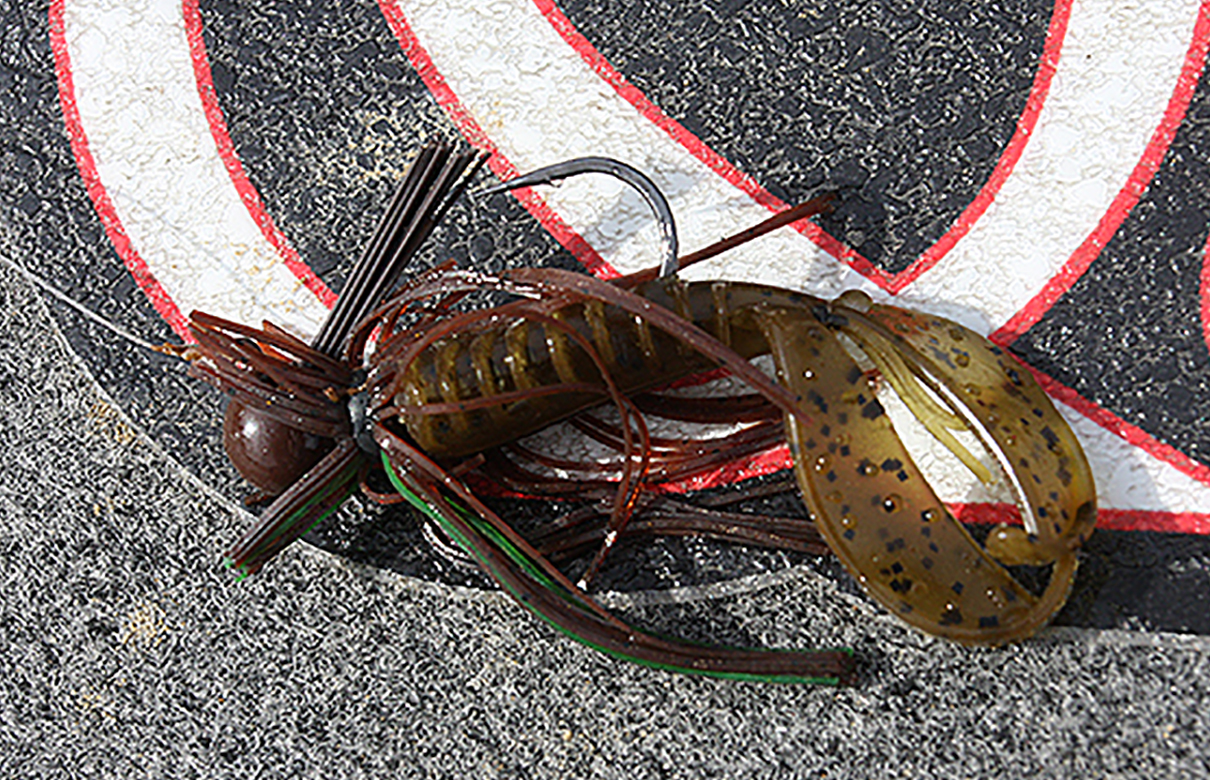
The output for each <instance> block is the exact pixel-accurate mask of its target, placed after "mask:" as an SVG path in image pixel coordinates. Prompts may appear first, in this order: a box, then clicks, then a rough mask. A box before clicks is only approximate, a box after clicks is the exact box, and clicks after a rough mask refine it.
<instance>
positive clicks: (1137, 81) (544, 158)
mask: <svg viewBox="0 0 1210 780" xmlns="http://www.w3.org/2000/svg"><path fill="white" fill-rule="evenodd" d="M399 6H400V8H401V10H402V11H403V12H404V15H405V16H406V17H407V19H408V22H409V24H410V25H411V27H412V29H413V31H414V32H415V33H416V36H417V38H418V39H419V40H420V42H421V44H422V45H423V46H424V47H425V49H426V50H427V51H428V53H429V55H430V56H431V57H432V59H433V62H434V63H435V65H436V66H437V69H438V70H439V71H440V72H441V74H442V76H443V77H444V78H445V79H446V81H447V82H448V83H449V85H450V87H451V88H452V89H453V91H454V93H455V94H456V95H457V96H458V98H459V99H460V101H461V102H462V104H463V106H464V107H466V108H467V109H468V111H469V113H470V114H471V115H472V116H473V117H474V118H475V119H476V121H477V122H478V123H479V125H480V126H481V127H482V128H483V129H484V130H485V131H486V132H487V134H488V135H489V136H490V137H491V138H492V140H493V141H494V142H495V143H496V144H497V146H498V147H499V148H500V150H501V151H502V152H503V153H504V154H505V155H506V156H507V157H508V158H509V159H510V160H511V161H512V162H513V163H514V164H515V165H516V166H517V167H518V168H519V169H520V170H522V171H524V170H528V169H532V168H537V167H539V166H542V165H546V164H549V163H551V162H557V161H560V160H564V159H567V158H570V157H576V156H580V155H587V154H604V155H608V156H612V157H617V158H619V159H622V160H625V161H627V162H630V163H632V164H634V165H636V166H637V167H639V168H640V169H643V170H646V171H648V172H650V173H651V175H652V177H653V178H654V179H655V181H656V183H657V184H658V185H659V186H660V187H661V188H662V189H664V191H665V193H666V194H668V195H669V198H670V200H671V201H672V203H673V209H674V212H675V213H676V215H677V219H678V223H679V225H680V228H681V232H682V236H683V242H684V244H685V245H686V246H685V248H686V250H692V249H693V248H695V247H697V246H701V245H704V244H706V243H709V242H710V241H711V240H713V239H715V238H717V237H719V236H721V235H723V234H725V233H727V232H730V231H732V230H736V229H740V228H743V227H747V226H748V225H751V224H753V223H755V222H756V221H758V220H760V219H762V218H763V217H765V216H767V211H765V209H764V208H762V207H761V206H759V205H757V204H756V203H755V202H754V201H753V200H752V199H751V198H750V197H749V196H748V195H746V194H745V193H743V192H742V191H741V190H739V189H738V188H736V187H734V186H733V185H731V184H729V183H727V182H726V181H725V180H723V179H722V178H720V177H719V176H717V175H716V174H714V173H713V172H712V171H710V170H709V169H708V168H707V167H706V166H705V165H704V164H703V163H701V162H700V161H698V160H697V159H696V158H694V157H693V156H692V155H691V154H689V152H688V151H686V150H685V149H684V148H683V147H681V146H680V145H679V144H677V143H676V142H675V141H673V140H672V139H671V138H669V137H668V135H667V134H665V133H664V132H663V131H661V130H660V129H658V128H656V127H654V126H653V125H651V123H649V122H648V121H647V120H646V119H645V118H644V117H642V115H641V114H639V112H638V111H637V110H636V109H635V108H634V107H633V106H631V105H630V104H629V103H627V102H626V101H625V100H623V99H621V98H620V97H618V95H617V94H616V93H615V92H614V90H613V89H612V88H611V87H610V86H609V85H608V84H607V83H605V82H604V81H603V80H602V79H601V78H600V77H598V76H597V75H596V74H595V73H594V72H593V71H592V70H591V69H590V68H589V67H588V66H587V65H585V64H584V62H583V60H582V59H581V58H580V56H579V55H578V54H577V53H576V52H575V51H573V50H572V49H571V48H570V47H569V46H567V45H566V43H565V42H564V41H563V39H562V38H561V37H560V36H559V35H558V34H557V33H556V32H555V31H554V30H553V29H552V28H551V27H550V25H549V23H548V22H547V21H546V20H545V19H544V18H543V17H542V15H541V14H540V13H539V12H538V10H537V9H536V7H535V6H534V4H533V3H532V2H531V0H498V2H493V3H491V4H490V5H485V4H478V3H476V4H462V3H456V2H449V0H400V2H399ZM1196 13H1197V2H1195V1H1194V0H1156V1H1155V2H1150V3H1145V4H1136V5H1133V6H1131V5H1128V4H1121V3H1118V4H1112V3H1097V2H1092V1H1089V2H1076V3H1075V5H1074V7H1073V9H1072V13H1071V18H1070V21H1069V26H1068V33H1067V36H1066V43H1065V46H1064V51H1063V53H1062V56H1061V58H1060V61H1059V65H1058V69H1057V72H1056V74H1055V77H1054V81H1053V83H1052V86H1051V94H1050V97H1049V99H1048V100H1047V102H1046V104H1045V107H1044V108H1043V112H1042V116H1041V117H1040V121H1039V123H1038V128H1037V130H1036V131H1035V134H1034V137H1033V139H1031V141H1030V143H1029V144H1028V145H1027V147H1026V150H1025V153H1024V155H1023V157H1022V159H1021V160H1020V161H1019V162H1018V164H1017V166H1016V168H1015V169H1014V172H1013V175H1012V176H1010V177H1009V179H1008V181H1007V182H1006V183H1005V185H1004V186H1003V188H1002V189H1001V192H1000V195H999V197H998V198H997V201H996V203H995V204H993V206H992V207H991V208H990V209H989V210H988V212H987V213H986V214H985V215H984V217H983V218H982V219H981V220H980V221H979V222H978V223H976V226H975V228H974V230H972V231H971V233H970V234H969V235H968V236H967V237H966V238H965V239H964V240H962V241H960V242H959V243H958V245H957V246H956V248H955V249H954V250H952V251H951V252H950V253H949V255H947V257H945V258H944V259H943V260H942V261H941V262H940V263H939V264H938V265H937V267H935V268H934V269H933V270H932V271H931V272H929V273H927V274H925V275H924V276H923V277H922V278H921V279H920V280H918V281H917V283H916V284H915V285H913V286H912V287H909V288H908V290H907V291H906V292H905V293H903V294H901V295H900V296H899V298H898V301H892V302H900V303H903V304H904V305H910V306H915V307H919V308H922V309H925V310H931V311H936V312H938V313H942V314H945V315H946V316H950V317H952V318H953V319H956V320H958V321H960V322H963V323H964V324H966V325H968V326H970V327H972V328H975V329H977V330H980V331H981V332H983V333H990V332H991V331H992V330H994V329H995V328H997V327H999V326H1000V325H1002V324H1003V323H1004V322H1005V321H1006V320H1007V319H1008V318H1009V317H1011V316H1012V315H1013V314H1015V313H1016V312H1017V311H1018V310H1019V309H1020V308H1021V307H1023V306H1024V305H1025V304H1026V303H1027V302H1028V301H1029V300H1030V299H1031V298H1032V297H1033V296H1034V295H1036V294H1037V293H1038V292H1039V291H1040V290H1041V289H1042V286H1043V285H1044V284H1045V283H1046V282H1047V281H1048V280H1049V279H1050V278H1051V276H1053V275H1054V273H1055V272H1056V271H1057V270H1058V269H1059V268H1060V267H1061V266H1062V265H1063V263H1064V262H1066V260H1067V259H1068V258H1069V257H1070V255H1071V253H1072V251H1074V249H1075V248H1076V247H1077V246H1079V244H1080V242H1082V241H1083V240H1084V239H1085V238H1086V237H1087V236H1088V234H1089V233H1090V232H1091V231H1092V230H1093V229H1094V228H1095V227H1096V225H1097V222H1098V220H1099V219H1100V218H1101V216H1102V215H1103V214H1104V213H1105V210H1106V208H1107V207H1108V206H1109V204H1110V202H1111V201H1112V200H1113V197H1114V196H1115V195H1116V194H1117V193H1118V191H1119V190H1120V189H1121V187H1122V185H1123V184H1124V183H1125V181H1126V179H1127V177H1128V176H1129V174H1130V172H1131V171H1132V170H1133V168H1134V166H1135V165H1136V164H1137V162H1138V160H1139V157H1140V156H1141V154H1142V152H1143V150H1144V148H1145V147H1146V145H1147V143H1148V141H1149V140H1150V137H1151V134H1152V133H1153V131H1154V130H1155V128H1156V126H1157V125H1158V124H1159V121H1160V119H1161V117H1162V116H1163V113H1164V109H1165V108H1166V106H1167V103H1168V99H1169V97H1170V96H1171V94H1172V91H1173V87H1174V86H1175V83H1176V78H1177V75H1178V74H1179V72H1180V68H1181V64H1182V63H1183V60H1184V55H1185V51H1186V49H1187V47H1188V44H1189V39H1190V34H1191V30H1192V28H1193V21H1194V19H1195V18H1196ZM547 199H548V202H549V203H550V204H551V206H552V207H553V208H554V209H555V211H556V212H557V213H559V214H560V215H561V216H562V217H563V218H564V220H565V221H567V222H568V223H569V224H570V225H572V226H573V227H574V228H575V229H576V230H577V231H578V232H580V234H581V235H583V236H584V237H585V239H587V240H588V242H589V243H590V244H592V246H593V247H594V248H596V249H597V251H598V252H600V253H601V254H602V255H603V256H604V257H606V259H608V260H609V261H610V262H612V263H613V264H614V265H616V266H618V267H619V268H622V269H623V270H634V269H637V268H640V267H644V266H646V265H651V264H652V263H653V257H654V255H653V253H652V246H653V244H652V243H651V241H652V240H653V239H652V235H653V231H652V230H650V229H649V228H646V227H645V226H646V225H648V222H649V220H648V219H647V214H646V212H645V210H644V209H643V208H642V206H641V205H640V202H639V200H638V199H637V198H636V197H632V196H629V195H627V194H619V186H618V185H614V184H612V183H609V182H601V183H598V182H593V183H591V184H586V183H583V182H575V181H571V182H568V183H567V184H565V185H564V186H563V187H562V188H561V189H560V190H558V191H553V192H551V193H550V194H549V195H548V198H547ZM619 200H620V203H619V202H618V201H619ZM691 276H695V277H697V278H711V277H712V278H742V279H751V280H755V281H762V282H766V283H769V284H777V285H781V286H786V287H794V288H801V289H806V290H808V291H810V292H813V293H815V294H818V295H826V296H834V295H836V294H838V293H839V292H840V291H841V290H843V289H846V288H848V287H854V286H860V287H862V288H863V289H866V290H867V291H868V292H870V294H871V295H873V296H874V297H875V298H876V299H880V300H887V297H888V296H887V295H886V294H885V293H883V292H882V291H881V290H879V289H878V288H876V287H874V285H872V284H870V283H869V282H867V281H866V280H864V278H863V277H861V276H859V275H858V274H856V273H853V272H851V271H849V270H848V269H847V268H845V267H843V266H840V265H838V264H837V263H836V262H835V261H834V260H832V259H831V258H830V257H828V256H827V255H826V254H823V253H822V252H820V251H819V250H818V249H817V248H816V247H815V246H814V245H813V244H811V243H810V242H808V241H807V240H806V239H804V238H803V237H802V236H800V235H797V234H793V233H791V232H790V231H782V233H781V234H779V235H776V236H770V237H767V238H765V239H762V240H761V241H760V242H757V243H755V244H752V245H749V246H747V247H742V248H740V249H738V250H736V251H735V252H732V253H731V254H729V255H728V256H727V257H726V258H725V259H722V258H720V259H719V260H718V261H716V262H715V263H713V264H711V265H709V266H707V267H703V268H702V269H700V270H699V271H698V272H696V273H695V274H691Z"/></svg>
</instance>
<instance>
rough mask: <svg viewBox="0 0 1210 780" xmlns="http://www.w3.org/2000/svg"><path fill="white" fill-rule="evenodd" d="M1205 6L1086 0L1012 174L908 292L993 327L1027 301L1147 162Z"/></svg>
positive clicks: (919, 302) (1180, 0) (1184, 0)
mask: <svg viewBox="0 0 1210 780" xmlns="http://www.w3.org/2000/svg"><path fill="white" fill-rule="evenodd" d="M1197 12H1198V3H1197V2H1196V0H1149V2H1146V3H1137V4H1129V3H1097V2H1092V0H1088V1H1086V2H1083V1H1080V0H1077V2H1076V3H1075V4H1074V7H1073V8H1072V13H1071V20H1070V23H1069V26H1068V30H1067V39H1066V44H1065V45H1064V47H1063V52H1062V56H1061V58H1060V60H1059V67H1058V70H1057V71H1056V73H1055V77H1054V81H1053V83H1052V84H1051V90H1050V97H1049V98H1047V100H1046V103H1045V104H1044V105H1043V108H1042V112H1041V115H1040V116H1039V118H1038V124H1037V128H1036V129H1035V131H1034V135H1033V138H1032V139H1031V140H1030V142H1029V144H1028V145H1027V146H1026V148H1025V152H1024V154H1023V155H1022V156H1021V159H1020V160H1019V161H1018V163H1017V166H1016V168H1015V169H1014V170H1013V174H1012V176H1010V177H1009V178H1008V180H1007V181H1006V182H1005V184H1004V185H1003V187H1002V188H1001V190H1000V193H999V195H998V196H997V198H996V201H995V203H993V204H992V206H991V207H990V208H989V209H988V210H987V212H986V213H985V214H984V215H983V218H982V219H980V220H979V221H978V222H977V223H975V226H974V228H973V229H972V230H971V231H970V233H969V234H967V236H966V237H965V238H964V239H963V240H962V241H960V242H958V244H957V245H956V246H955V247H954V248H953V249H952V250H951V251H950V252H949V253H948V254H947V255H946V256H945V257H944V258H942V260H941V262H939V263H938V264H937V265H936V266H934V267H933V268H932V269H931V270H930V271H928V272H927V273H926V274H924V275H923V276H922V277H921V278H920V279H918V280H917V281H916V283H915V284H913V285H911V286H910V287H908V288H907V290H905V291H904V292H903V293H902V294H901V295H900V296H899V299H900V302H901V303H902V304H903V305H906V306H913V307H920V308H926V309H931V310H933V311H934V312H936V313H938V314H945V315H946V316H949V317H951V318H953V319H959V320H963V321H964V324H966V325H968V326H969V327H971V328H974V329H976V330H981V331H982V332H983V333H989V332H991V331H993V330H995V329H996V328H998V327H1000V326H1001V325H1003V324H1004V323H1005V322H1007V321H1008V320H1009V318H1011V317H1012V316H1013V315H1014V314H1016V313H1017V312H1018V311H1020V310H1021V309H1022V308H1024V307H1025V305H1026V304H1027V303H1028V302H1029V301H1030V300H1031V299H1032V298H1033V297H1034V296H1035V295H1037V294H1038V293H1039V292H1040V291H1041V289H1042V287H1043V285H1044V284H1045V283H1046V282H1047V281H1048V280H1049V279H1050V278H1051V277H1052V276H1054V275H1055V273H1057V272H1058V271H1059V269H1060V268H1062V266H1063V264H1064V263H1066V262H1067V260H1068V258H1070V257H1071V255H1072V253H1073V252H1074V251H1075V250H1076V248H1077V247H1078V246H1079V245H1080V244H1081V243H1082V242H1083V241H1084V240H1085V239H1086V238H1087V237H1088V235H1089V234H1090V233H1092V232H1093V230H1094V229H1095V228H1096V226H1097V223H1098V222H1099V220H1100V219H1101V217H1102V216H1103V215H1104V214H1105V212H1106V210H1107V209H1108V208H1109V205H1110V203H1111V202H1112V201H1113V199H1114V198H1115V197H1116V196H1117V195H1118V193H1119V192H1120V191H1121V190H1122V187H1123V186H1124V185H1125V184H1126V181H1127V179H1128V178H1129V176H1130V174H1131V172H1132V171H1133V170H1134V168H1135V166H1136V165H1137V164H1138V162H1139V159H1140V158H1141V157H1142V155H1143V150H1144V149H1145V148H1146V147H1147V144H1148V143H1149V142H1150V140H1151V137H1152V134H1153V133H1154V132H1155V129H1156V127H1157V126H1158V125H1159V124H1160V120H1161V119H1162V117H1163V115H1164V111H1165V109H1166V108H1167V105H1168V101H1169V99H1170V98H1171V97H1172V92H1173V89H1174V88H1175V86H1176V83H1177V77H1178V75H1179V74H1180V71H1181V66H1182V64H1183V63H1184V60H1185V53H1186V51H1187V50H1188V48H1189V43H1190V41H1191V39H1192V34H1193V26H1194V22H1195V21H1196V18H1197ZM972 310H977V312H978V314H975V313H974V312H973V311H972ZM976 317H977V318H978V319H977V321H975V318H976Z"/></svg>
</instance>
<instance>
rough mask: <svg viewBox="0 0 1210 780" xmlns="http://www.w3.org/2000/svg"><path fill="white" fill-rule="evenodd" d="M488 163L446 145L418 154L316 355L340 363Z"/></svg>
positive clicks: (351, 277)
mask: <svg viewBox="0 0 1210 780" xmlns="http://www.w3.org/2000/svg"><path fill="white" fill-rule="evenodd" d="M486 159H487V155H486V154H483V153H477V152H471V153H463V154H454V153H453V147H451V146H449V145H447V144H431V145H429V146H426V147H425V148H424V149H422V150H421V151H420V154H419V155H418V156H417V157H416V159H415V161H413V163H412V165H411V166H410V167H409V168H408V172H407V173H406V174H405V175H404V178H403V181H402V182H401V183H400V185H399V188H398V189H397V190H396V192H395V195H394V196H393V197H392V198H391V202H390V204H389V205H388V206H387V210H386V212H385V213H384V214H383V216H382V219H381V220H379V223H378V226H377V227H376V228H375V230H374V234H373V236H372V237H371V238H370V240H369V242H367V244H366V248H365V251H364V252H363V253H362V256H361V258H360V259H359V260H358V261H357V263H356V264H355V265H354V266H353V270H352V271H351V272H350V273H349V278H348V280H347V281H346V282H345V287H344V290H343V291H342V292H341V294H340V297H339V298H338V299H337V301H336V305H335V306H334V307H333V308H332V311H331V312H330V313H329V314H328V317H327V319H326V320H325V321H324V324H323V326H322V327H321V328H320V329H319V333H318V334H317V335H316V336H315V339H314V340H313V341H312V342H311V346H312V347H313V348H314V349H316V350H317V351H319V352H322V353H324V354H326V355H331V356H332V357H339V355H340V351H341V349H342V347H343V346H344V342H345V340H346V339H347V338H348V335H349V333H350V332H351V331H352V330H353V328H354V327H356V326H357V324H358V323H359V322H361V320H362V319H364V318H365V316H366V315H367V314H369V312H370V311H372V310H373V309H374V307H375V306H377V305H378V304H379V303H380V302H381V301H382V300H383V298H384V297H385V296H386V295H387V294H389V293H390V292H391V290H392V289H393V288H394V286H395V284H396V282H398V281H399V277H400V276H401V275H402V274H403V272H404V270H405V269H406V268H407V265H408V263H409V262H410V261H411V259H412V257H413V256H414V255H415V254H416V251H417V250H418V249H419V248H420V246H421V244H422V243H423V242H424V240H425V239H426V238H427V237H428V236H429V234H430V233H432V231H433V228H435V227H436V226H437V223H438V222H440V220H441V218H442V217H443V216H445V213H446V212H447V211H448V210H449V208H450V206H451V205H452V204H453V202H454V201H455V200H456V199H457V198H458V197H459V196H460V195H461V194H462V192H463V190H464V189H465V188H466V185H467V183H468V182H469V180H470V178H471V177H473V176H474V174H475V173H476V172H477V171H478V170H479V168H480V167H481V166H482V165H483V163H484V162H485V161H486ZM472 163H474V165H473V166H472V167H471V169H470V171H469V173H467V174H466V175H465V176H463V173H464V172H466V171H467V167H468V166H471V164H472ZM459 177H461V179H460V178H459Z"/></svg>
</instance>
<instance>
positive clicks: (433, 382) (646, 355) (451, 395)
mask: <svg viewBox="0 0 1210 780" xmlns="http://www.w3.org/2000/svg"><path fill="white" fill-rule="evenodd" d="M635 292H636V293H638V294H639V295H641V296H643V297H645V298H647V299H648V300H650V301H652V302H653V303H655V304H658V305H660V306H663V307H665V308H667V309H669V310H671V311H674V312H676V313H677V314H679V315H680V316H681V317H683V318H684V319H686V320H688V321H689V322H691V323H693V324H694V325H696V326H697V327H699V328H701V329H703V330H705V331H706V332H707V333H709V334H710V335H712V336H714V337H715V338H717V339H719V340H720V341H722V342H723V343H725V344H727V345H728V346H730V347H731V348H732V349H734V350H736V351H737V352H739V353H740V354H741V355H743V356H744V357H755V356H756V355H759V354H763V353H765V352H768V350H769V347H768V344H767V343H766V341H765V338H764V336H763V334H762V333H761V330H760V329H759V327H758V326H757V325H756V323H755V321H754V320H753V318H752V316H751V312H752V310H753V309H754V307H759V306H762V305H773V306H777V307H791V308H799V309H801V308H805V307H810V306H811V305H813V304H817V303H821V301H820V300H819V299H817V298H812V297H810V296H807V295H800V294H797V293H792V292H789V291H786V290H780V289H776V288H772V287H764V286H760V285H752V284H741V283H730V282H699V283H687V284H677V283H675V282H672V281H667V280H666V281H656V282H650V283H648V284H645V285H641V286H640V287H638V288H636V290H635ZM545 315H546V316H547V317H549V320H550V321H541V320H539V319H524V318H517V319H513V320H511V321H509V322H507V323H504V324H495V325H490V326H486V327H481V328H478V329H475V330H472V331H469V332H464V333H459V334H456V335H453V336H450V337H448V338H444V339H440V340H438V341H436V342H434V343H433V344H431V345H430V346H428V347H427V348H426V349H425V350H424V351H423V352H421V353H420V355H418V356H417V358H416V359H415V360H413V361H412V363H411V364H410V365H409V366H408V367H407V368H406V369H405V370H404V372H403V382H402V389H401V391H400V392H399V394H398V396H397V397H396V403H397V405H398V406H400V407H408V406H412V407H415V406H419V405H422V404H432V403H465V402H468V401H472V400H476V399H479V398H485V397H493V396H499V395H501V394H505V393H510V392H514V391H518V390H531V389H535V388H542V387H554V386H557V385H581V386H589V387H590V388H597V389H599V391H598V390H590V389H588V388H585V389H584V390H580V391H575V390H568V391H566V392H557V393H553V394H551V395H543V396H537V397H532V398H527V399H524V400H518V401H514V402H511V403H502V404H497V405H493V406H489V407H487V408H484V409H473V410H467V411H463V412H457V413H448V414H404V415H402V419H403V420H404V423H405V424H406V426H407V430H408V433H409V434H410V435H411V436H412V438H413V439H414V440H415V441H416V443H417V444H418V445H420V448H421V449H423V450H424V451H426V452H427V453H429V454H430V455H433V456H434V457H437V458H451V457H459V456H464V455H470V454H473V453H476V452H481V451H483V450H486V449H489V448H491V447H494V446H497V445H500V444H504V443H506V442H509V441H514V440H516V439H518V438H521V437H522V436H526V435H528V434H530V433H533V432H535V431H537V430H539V429H541V428H544V427H546V426H547V425H550V424H551V423H553V422H556V421H558V420H561V419H564V418H566V417H569V416H571V415H573V414H575V413H576V412H578V411H581V410H583V409H585V408H587V407H590V406H594V405H596V404H599V403H603V402H606V401H608V398H609V397H608V395H606V394H605V388H606V384H605V382H604V380H603V379H602V375H601V370H600V368H599V367H598V364H597V363H596V362H595V361H594V360H593V358H592V356H591V355H590V354H589V352H588V351H586V350H585V349H584V346H583V345H582V344H581V343H579V342H578V341H577V339H576V337H575V336H574V335H572V334H576V335H578V336H579V337H580V338H582V339H583V340H584V341H585V342H587V343H588V344H589V345H591V347H592V349H593V351H594V352H595V353H596V356H597V358H598V359H599V361H600V363H601V364H602V365H603V366H604V367H605V369H606V370H607V371H608V372H609V374H610V376H611V377H612V379H613V381H614V382H615V383H616V385H617V386H618V388H619V389H620V390H621V391H622V392H623V393H625V394H628V395H629V394H633V393H637V392H641V391H643V390H646V389H649V388H652V387H657V386H659V385H662V384H665V383H668V382H671V381H674V380H676V379H679V378H681V377H684V376H687V375H689V374H692V373H695V372H699V371H703V370H706V369H709V368H711V367H712V365H711V363H710V362H709V361H708V360H706V359H704V358H703V357H702V356H700V355H698V354H697V353H695V352H694V351H693V350H691V349H690V348H688V347H686V346H685V344H684V342H683V341H682V340H680V339H678V338H676V337H674V336H671V335H669V334H668V333H665V332H664V331H661V330H659V329H658V328H655V327H653V326H652V325H651V324H650V323H648V322H647V321H646V320H645V319H643V318H641V317H637V316H635V315H633V314H630V313H628V312H625V311H623V310H622V309H620V308H618V307H616V306H612V305H609V304H605V303H602V302H600V301H596V300H587V301H577V302H575V303H569V304H566V305H564V306H560V307H551V308H550V309H549V310H547V311H546V312H545Z"/></svg>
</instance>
